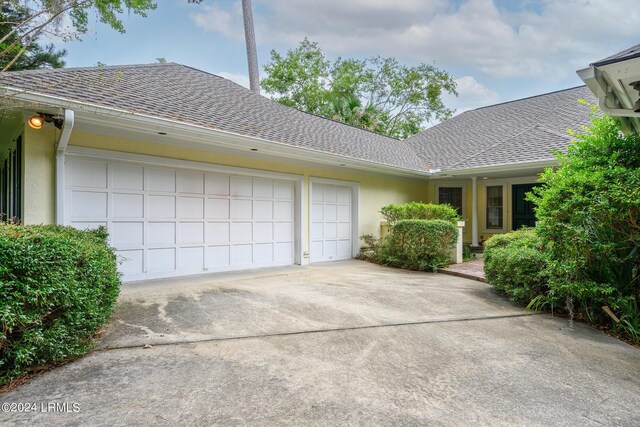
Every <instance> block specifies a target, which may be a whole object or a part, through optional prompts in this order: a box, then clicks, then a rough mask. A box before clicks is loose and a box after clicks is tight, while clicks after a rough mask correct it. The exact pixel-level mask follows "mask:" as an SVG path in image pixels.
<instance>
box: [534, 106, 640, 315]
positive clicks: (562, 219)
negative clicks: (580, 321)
mask: <svg viewBox="0 0 640 427" xmlns="http://www.w3.org/2000/svg"><path fill="white" fill-rule="evenodd" d="M574 136H575V144H574V145H572V146H570V147H569V148H568V152H567V154H566V155H560V156H559V161H560V165H559V168H558V169H557V170H552V169H548V170H547V171H545V172H544V174H543V175H542V177H541V182H543V184H544V185H543V186H541V187H538V188H536V189H534V193H533V195H531V196H530V200H532V201H533V202H534V203H535V204H536V206H537V210H536V214H537V217H538V220H539V226H538V227H537V232H538V234H539V235H540V237H541V238H542V239H543V241H544V242H545V245H546V251H547V253H548V255H549V272H550V274H549V288H548V291H547V292H545V293H544V295H542V296H540V297H538V298H537V299H536V301H535V302H534V305H537V306H541V305H545V304H556V305H558V304H566V306H567V308H568V309H569V311H570V312H571V313H572V314H573V313H574V312H576V313H579V314H582V315H584V316H585V317H586V318H588V319H589V320H591V321H594V322H597V323H602V322H606V323H609V322H610V320H611V319H609V318H608V317H606V316H605V314H604V311H603V310H602V309H601V307H602V306H604V305H606V306H609V307H610V308H611V309H612V310H613V311H614V312H615V313H616V314H617V316H618V317H620V316H626V318H628V317H629V315H631V316H633V314H632V313H634V312H635V313H637V312H638V307H637V302H638V291H639V289H640V137H638V136H637V135H627V136H625V135H623V134H622V133H621V132H620V130H619V128H618V126H617V124H616V122H615V121H614V120H613V119H612V118H610V117H608V116H604V117H598V116H596V115H594V116H593V118H592V126H590V127H589V128H585V129H584V130H583V132H579V133H574ZM630 301H631V303H630ZM634 304H635V306H634ZM629 313H631V314H629ZM614 326H617V325H614Z"/></svg>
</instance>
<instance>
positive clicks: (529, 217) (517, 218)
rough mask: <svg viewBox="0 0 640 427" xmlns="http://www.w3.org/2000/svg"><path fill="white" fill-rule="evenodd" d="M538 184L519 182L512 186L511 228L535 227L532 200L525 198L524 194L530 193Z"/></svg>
mask: <svg viewBox="0 0 640 427" xmlns="http://www.w3.org/2000/svg"><path fill="white" fill-rule="evenodd" d="M538 185H539V184H519V185H514V186H512V198H511V200H512V203H513V221H512V223H513V229H514V230H518V229H520V228H522V227H523V226H524V227H535V225H536V214H535V211H534V205H533V203H532V202H530V201H528V200H526V198H525V197H526V194H527V193H530V192H531V190H533V188H534V187H537V186H538Z"/></svg>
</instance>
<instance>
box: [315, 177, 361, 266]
mask: <svg viewBox="0 0 640 427" xmlns="http://www.w3.org/2000/svg"><path fill="white" fill-rule="evenodd" d="M313 184H329V185H337V186H341V187H350V188H351V257H352V258H355V257H357V256H358V254H359V253H360V233H359V230H360V221H359V215H360V183H359V182H356V181H341V180H337V179H328V178H319V177H309V224H311V203H312V200H313Z"/></svg>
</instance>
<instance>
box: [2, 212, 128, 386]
mask: <svg viewBox="0 0 640 427" xmlns="http://www.w3.org/2000/svg"><path fill="white" fill-rule="evenodd" d="M116 261H117V260H116V255H115V254H114V251H113V249H112V248H110V247H109V245H108V244H107V233H106V230H105V229H104V228H103V227H101V228H99V229H97V230H93V231H80V230H76V229H74V228H71V227H62V226H48V225H35V226H19V225H9V224H2V225H0V324H1V327H2V335H1V336H0V383H4V382H7V381H10V380H12V379H14V378H16V377H18V376H20V375H22V374H25V373H27V372H28V371H29V369H30V368H32V367H35V366H39V365H43V364H47V363H50V362H60V361H64V360H66V359H68V358H70V357H73V356H78V355H81V354H84V353H86V352H87V351H88V350H90V349H91V348H92V346H93V344H94V336H95V334H96V332H97V331H98V330H99V329H100V327H102V326H103V325H104V324H105V323H106V322H107V321H108V320H109V318H110V316H111V314H112V312H113V309H114V307H115V303H116V299H117V298H118V294H119V289H120V275H119V273H118V271H117V262H116Z"/></svg>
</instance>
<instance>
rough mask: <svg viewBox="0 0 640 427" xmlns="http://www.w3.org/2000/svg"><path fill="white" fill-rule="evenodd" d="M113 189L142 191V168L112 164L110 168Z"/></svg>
mask: <svg viewBox="0 0 640 427" xmlns="http://www.w3.org/2000/svg"><path fill="white" fill-rule="evenodd" d="M111 170H112V176H113V178H112V180H113V188H114V189H116V190H131V191H142V190H144V168H143V167H142V166H133V165H128V164H114V165H113V166H112V168H111Z"/></svg>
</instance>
